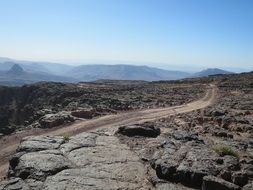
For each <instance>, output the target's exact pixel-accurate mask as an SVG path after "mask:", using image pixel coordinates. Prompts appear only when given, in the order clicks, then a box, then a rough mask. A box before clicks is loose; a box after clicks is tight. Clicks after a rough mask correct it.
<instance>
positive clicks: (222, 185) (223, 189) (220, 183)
mask: <svg viewBox="0 0 253 190" xmlns="http://www.w3.org/2000/svg"><path fill="white" fill-rule="evenodd" d="M216 189H217V190H240V187H239V186H237V185H235V184H233V183H230V182H228V181H225V180H223V179H220V178H217V177H214V176H205V177H204V178H203V184H202V190H216Z"/></svg>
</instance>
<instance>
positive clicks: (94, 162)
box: [0, 132, 151, 190]
mask: <svg viewBox="0 0 253 190" xmlns="http://www.w3.org/2000/svg"><path fill="white" fill-rule="evenodd" d="M145 172H146V171H145V166H144V165H143V164H142V163H141V162H140V161H139V158H138V156H137V155H135V154H134V153H133V152H132V151H130V149H129V147H128V146H127V145H124V144H121V143H120V142H119V140H118V138H117V137H115V136H113V135H110V134H106V133H104V132H99V133H96V132H94V133H82V134H79V135H77V136H73V137H70V138H66V137H65V138H64V137H60V136H56V137H49V136H38V137H29V138H26V139H24V140H23V142H21V144H20V146H19V148H18V150H17V153H16V155H14V156H13V158H12V160H11V161H10V170H9V177H10V179H9V180H8V181H4V182H1V184H0V189H1V190H3V189H4V190H9V189H30V190H32V189H36V190H37V189H43V190H44V189H46V190H53V189H54V190H55V189H141V188H143V189H149V188H150V187H151V184H150V183H149V182H148V180H147V179H146V174H145Z"/></svg>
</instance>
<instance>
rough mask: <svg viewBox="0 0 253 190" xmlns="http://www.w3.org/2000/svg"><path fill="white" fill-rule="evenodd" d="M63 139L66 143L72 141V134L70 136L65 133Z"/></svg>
mask: <svg viewBox="0 0 253 190" xmlns="http://www.w3.org/2000/svg"><path fill="white" fill-rule="evenodd" d="M63 139H64V142H68V141H69V139H70V134H69V133H65V134H64V135H63Z"/></svg>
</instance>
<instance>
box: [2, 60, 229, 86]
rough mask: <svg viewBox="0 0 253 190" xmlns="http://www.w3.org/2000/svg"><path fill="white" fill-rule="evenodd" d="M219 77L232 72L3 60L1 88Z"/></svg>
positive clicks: (215, 69) (216, 69)
mask: <svg viewBox="0 0 253 190" xmlns="http://www.w3.org/2000/svg"><path fill="white" fill-rule="evenodd" d="M217 74H231V72H228V71H225V70H221V69H218V68H213V69H206V70H203V71H200V72H198V73H195V74H189V73H187V72H182V71H173V70H164V69H158V68H154V67H148V66H135V65H127V64H115V65H110V64H107V65H104V64H92V65H89V64H87V65H80V66H70V65H65V64H60V63H49V62H33V61H19V60H14V59H9V58H1V57H0V84H7V85H22V84H26V83H34V82H39V81H56V82H82V81H96V80H101V79H102V80H103V79H106V80H145V81H158V80H177V79H183V78H188V77H203V76H209V75H217Z"/></svg>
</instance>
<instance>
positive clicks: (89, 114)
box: [71, 108, 100, 119]
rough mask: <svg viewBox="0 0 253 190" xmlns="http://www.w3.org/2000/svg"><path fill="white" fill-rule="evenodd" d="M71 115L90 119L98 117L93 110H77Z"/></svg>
mask: <svg viewBox="0 0 253 190" xmlns="http://www.w3.org/2000/svg"><path fill="white" fill-rule="evenodd" d="M71 115H72V116H74V117H79V118H84V119H92V118H93V117H96V116H99V115H100V114H99V113H98V112H96V110H95V109H92V108H91V109H78V110H75V111H72V112H71Z"/></svg>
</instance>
